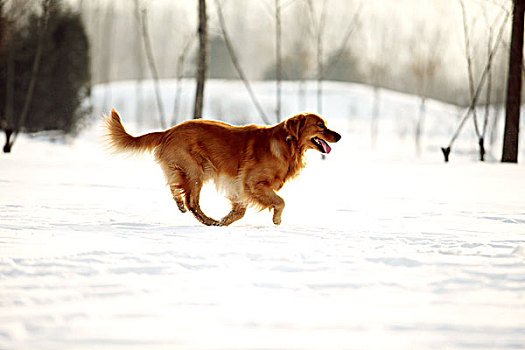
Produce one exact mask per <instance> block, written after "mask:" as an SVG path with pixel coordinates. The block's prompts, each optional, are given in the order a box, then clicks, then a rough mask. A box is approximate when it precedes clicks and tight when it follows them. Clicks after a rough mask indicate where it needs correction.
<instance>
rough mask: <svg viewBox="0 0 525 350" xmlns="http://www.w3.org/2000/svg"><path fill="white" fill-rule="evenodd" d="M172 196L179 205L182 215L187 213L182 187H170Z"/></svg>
mask: <svg viewBox="0 0 525 350" xmlns="http://www.w3.org/2000/svg"><path fill="white" fill-rule="evenodd" d="M170 190H171V195H172V196H173V200H174V201H175V202H176V203H177V207H178V208H179V210H180V211H181V213H185V212H186V211H187V210H186V207H185V206H184V199H183V195H182V190H181V189H180V186H178V185H170Z"/></svg>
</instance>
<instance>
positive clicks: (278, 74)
mask: <svg viewBox="0 0 525 350" xmlns="http://www.w3.org/2000/svg"><path fill="white" fill-rule="evenodd" d="M275 55H276V57H275V83H276V85H277V86H276V95H275V98H276V99H277V100H276V102H275V119H276V121H277V123H279V122H280V121H281V80H282V58H281V4H280V1H279V0H275Z"/></svg>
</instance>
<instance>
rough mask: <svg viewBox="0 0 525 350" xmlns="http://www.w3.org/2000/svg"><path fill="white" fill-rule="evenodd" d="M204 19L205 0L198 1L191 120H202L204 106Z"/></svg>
mask: <svg viewBox="0 0 525 350" xmlns="http://www.w3.org/2000/svg"><path fill="white" fill-rule="evenodd" d="M206 22H207V17H206V0H199V29H198V31H199V56H198V61H197V89H196V91H195V106H194V109H193V118H194V119H200V118H202V106H203V104H204V83H205V80H206V70H207V66H208V29H207V23H206Z"/></svg>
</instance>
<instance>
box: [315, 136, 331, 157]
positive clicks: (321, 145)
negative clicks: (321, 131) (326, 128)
mask: <svg viewBox="0 0 525 350" xmlns="http://www.w3.org/2000/svg"><path fill="white" fill-rule="evenodd" d="M312 143H313V144H314V145H315V146H316V147H317V149H319V151H320V152H321V153H330V151H331V150H332V149H331V148H330V146H328V143H327V142H326V141H325V140H323V139H322V138H319V137H317V136H315V137H312Z"/></svg>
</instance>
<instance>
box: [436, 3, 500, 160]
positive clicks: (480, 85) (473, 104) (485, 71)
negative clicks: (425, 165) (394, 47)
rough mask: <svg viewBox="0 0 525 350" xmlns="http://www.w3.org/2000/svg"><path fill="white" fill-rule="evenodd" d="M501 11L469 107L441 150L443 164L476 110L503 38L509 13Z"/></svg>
mask: <svg viewBox="0 0 525 350" xmlns="http://www.w3.org/2000/svg"><path fill="white" fill-rule="evenodd" d="M503 11H504V12H505V13H506V14H505V17H504V19H503V20H502V22H501V25H500V29H499V32H498V35H497V39H496V40H495V41H494V45H493V46H492V48H491V50H490V54H489V56H488V58H487V63H486V65H485V68H484V69H483V73H482V74H481V77H480V79H479V82H478V85H477V87H476V89H475V91H474V94H473V96H472V99H471V101H470V105H469V107H468V109H467V111H466V112H465V114H464V116H463V118H461V121H460V123H459V125H458V127H457V129H456V131H455V132H454V134H453V135H452V138H451V139H450V142H449V144H448V146H447V147H442V148H441V151H442V152H443V156H444V158H445V162H448V160H449V155H450V151H451V149H452V145H453V144H454V142H455V141H456V139H457V137H458V136H459V134H460V132H461V129H462V128H463V125H465V122H466V121H467V120H468V117H469V116H470V115H471V113H472V111H473V110H474V109H475V108H476V105H477V103H478V98H479V95H480V93H481V90H482V89H483V86H484V84H485V80H486V79H487V76H488V72H489V69H490V67H491V65H492V60H493V59H494V55H495V54H496V52H497V50H498V47H499V45H500V43H501V41H502V36H503V33H504V31H505V25H506V23H507V20H508V19H509V13H508V12H506V10H505V9H503Z"/></svg>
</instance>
